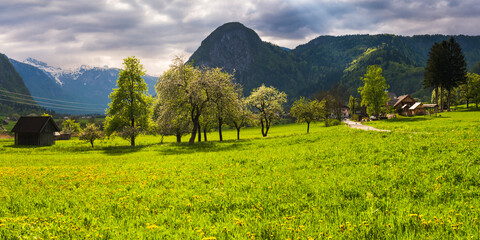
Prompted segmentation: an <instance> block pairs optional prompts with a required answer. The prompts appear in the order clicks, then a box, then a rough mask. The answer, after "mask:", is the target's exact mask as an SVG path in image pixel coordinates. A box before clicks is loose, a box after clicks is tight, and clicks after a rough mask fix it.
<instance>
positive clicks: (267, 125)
mask: <svg viewBox="0 0 480 240" xmlns="http://www.w3.org/2000/svg"><path fill="white" fill-rule="evenodd" d="M270 123H272V120H268V119H265V129H266V131H265V136H264V137H266V136H267V134H268V130H269V129H270Z"/></svg>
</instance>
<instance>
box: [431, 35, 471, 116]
mask: <svg viewBox="0 0 480 240" xmlns="http://www.w3.org/2000/svg"><path fill="white" fill-rule="evenodd" d="M466 74H467V63H466V62H465V56H464V55H463V52H462V48H461V47H460V44H458V43H457V42H456V41H455V39H454V38H453V37H451V38H450V40H449V41H448V42H447V41H445V40H444V41H442V42H440V43H435V44H433V46H432V48H431V49H430V52H429V54H428V60H427V66H426V67H425V74H424V82H423V85H424V87H425V88H429V87H433V88H434V89H435V96H436V97H435V103H437V104H438V97H437V96H438V88H439V87H441V88H442V89H445V90H446V91H447V95H448V96H447V106H448V109H450V95H451V91H452V90H453V89H454V88H456V87H457V86H458V85H460V84H461V83H463V82H465V81H466ZM440 96H441V97H442V98H443V91H442V92H441V93H440ZM443 105H444V104H443V102H442V106H441V109H444V107H445V106H443Z"/></svg>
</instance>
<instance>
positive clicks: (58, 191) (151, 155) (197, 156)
mask: <svg viewBox="0 0 480 240" xmlns="http://www.w3.org/2000/svg"><path fill="white" fill-rule="evenodd" d="M441 115H442V116H441V117H437V118H430V117H414V118H405V119H397V120H392V121H378V122H372V123H369V124H372V125H373V126H375V127H377V128H383V129H391V130H392V132H390V133H383V132H366V131H362V130H356V129H349V128H347V127H345V126H335V127H329V128H325V127H324V125H323V124H321V123H317V124H315V125H313V126H311V128H310V131H311V133H310V134H306V133H305V132H306V125H301V124H291V125H282V126H273V127H272V128H271V130H270V132H269V136H268V137H267V138H262V137H261V133H260V130H259V129H258V128H247V129H242V132H241V139H242V140H240V141H236V140H235V138H236V132H235V131H233V130H227V131H225V135H224V139H225V140H226V141H224V142H218V133H217V132H212V133H209V135H208V140H209V141H208V142H202V143H200V144H195V145H193V146H191V145H188V144H187V143H180V144H177V143H175V138H173V137H167V138H165V139H164V143H163V144H160V141H161V140H160V137H159V136H141V137H139V138H138V140H137V145H138V146H137V147H135V148H131V147H129V146H128V145H129V142H128V141H125V140H123V139H121V138H115V139H110V140H104V141H97V142H95V148H94V149H91V148H90V146H89V144H88V143H86V142H82V141H79V140H71V141H57V142H56V144H55V145H54V146H52V147H16V146H14V145H13V140H12V139H10V140H0V236H2V238H15V237H20V236H22V237H27V238H33V237H39V238H49V237H57V238H59V239H65V238H115V239H128V238H137V237H140V238H168V239H172V238H177V239H202V238H212V239H213V238H216V239H254V238H257V239H297V238H298V237H300V238H302V239H306V238H308V237H311V238H313V239H322V238H326V239H328V238H329V237H332V238H334V239H372V238H402V239H403V238H407V239H419V238H423V239H424V238H426V237H429V238H430V239H445V238H447V239H452V238H471V237H472V236H473V238H474V239H475V238H478V237H479V235H478V233H479V232H480V229H479V228H480V223H479V221H478V218H479V215H480V214H479V212H478V210H477V207H478V206H480V198H479V196H480V189H479V186H480V175H479V172H480V158H479V157H478V153H479V152H480V151H479V150H480V149H479V146H480V145H479V137H478V136H480V135H479V134H480V131H479V127H478V126H479V125H478V121H479V120H480V113H478V112H455V113H442V114H441ZM182 141H183V142H186V141H188V136H185V137H184V138H182Z"/></svg>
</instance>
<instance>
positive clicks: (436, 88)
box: [435, 87, 438, 106]
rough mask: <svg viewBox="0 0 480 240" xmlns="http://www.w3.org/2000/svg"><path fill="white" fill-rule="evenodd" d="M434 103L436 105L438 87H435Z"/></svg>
mask: <svg viewBox="0 0 480 240" xmlns="http://www.w3.org/2000/svg"><path fill="white" fill-rule="evenodd" d="M435 104H437V106H438V87H435Z"/></svg>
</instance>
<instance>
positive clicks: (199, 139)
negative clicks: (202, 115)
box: [198, 123, 202, 142]
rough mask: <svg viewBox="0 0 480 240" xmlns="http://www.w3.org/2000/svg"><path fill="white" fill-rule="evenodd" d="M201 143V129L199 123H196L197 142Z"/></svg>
mask: <svg viewBox="0 0 480 240" xmlns="http://www.w3.org/2000/svg"><path fill="white" fill-rule="evenodd" d="M201 141H202V129H201V127H200V123H198V142H201Z"/></svg>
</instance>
